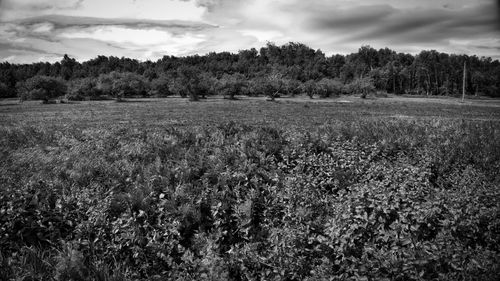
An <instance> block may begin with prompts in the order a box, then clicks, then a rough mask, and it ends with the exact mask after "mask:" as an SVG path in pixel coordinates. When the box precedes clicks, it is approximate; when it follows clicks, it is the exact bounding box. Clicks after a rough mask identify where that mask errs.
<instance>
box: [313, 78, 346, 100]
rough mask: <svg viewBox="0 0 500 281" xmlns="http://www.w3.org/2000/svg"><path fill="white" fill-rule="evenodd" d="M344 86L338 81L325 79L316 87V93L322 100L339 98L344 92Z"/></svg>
mask: <svg viewBox="0 0 500 281" xmlns="http://www.w3.org/2000/svg"><path fill="white" fill-rule="evenodd" d="M343 87H344V84H343V83H342V82H341V81H339V80H336V79H329V78H323V79H321V80H320V81H319V82H317V85H316V92H317V94H318V95H319V96H320V97H321V98H328V97H331V96H339V95H340V94H342V92H343Z"/></svg>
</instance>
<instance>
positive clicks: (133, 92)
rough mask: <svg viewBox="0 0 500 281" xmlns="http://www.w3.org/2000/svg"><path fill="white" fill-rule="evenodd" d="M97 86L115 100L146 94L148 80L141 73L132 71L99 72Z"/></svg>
mask: <svg viewBox="0 0 500 281" xmlns="http://www.w3.org/2000/svg"><path fill="white" fill-rule="evenodd" d="M97 85H98V86H97V88H98V89H99V90H100V91H101V92H102V93H103V94H106V95H110V96H113V97H115V98H116V99H117V100H121V99H122V98H126V97H132V96H147V94H148V91H149V82H148V81H147V80H146V79H145V78H144V77H143V76H141V75H139V74H136V73H132V72H123V73H121V72H115V71H114V72H111V73H109V74H101V75H100V76H99V78H98V83H97Z"/></svg>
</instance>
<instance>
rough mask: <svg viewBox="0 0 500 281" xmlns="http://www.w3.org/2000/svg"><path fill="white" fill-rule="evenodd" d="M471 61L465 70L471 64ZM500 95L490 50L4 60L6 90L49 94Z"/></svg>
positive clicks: (499, 74) (297, 49) (1, 71)
mask: <svg viewBox="0 0 500 281" xmlns="http://www.w3.org/2000/svg"><path fill="white" fill-rule="evenodd" d="M464 64H465V69H464ZM464 72H465V91H466V94H468V95H483V96H490V97H500V91H499V89H500V62H499V61H498V60H492V59H491V58H486V57H477V56H467V55H456V54H446V53H441V52H438V51H435V50H425V51H421V52H420V53H419V54H417V55H411V54H406V53H397V52H395V51H393V50H391V49H389V48H384V49H379V50H376V49H374V48H372V47H370V46H362V47H361V48H359V50H358V52H356V53H351V54H348V55H339V54H336V55H332V56H326V55H325V54H324V53H323V52H322V51H321V50H314V49H312V48H310V47H308V46H306V45H304V44H301V43H293V42H290V43H288V44H285V45H282V46H277V45H275V44H273V43H268V44H267V45H266V46H264V47H262V48H260V50H257V49H255V48H252V49H249V50H241V51H239V52H238V53H229V52H221V53H208V54H206V55H203V56H200V55H193V56H186V57H176V56H164V57H163V58H161V59H159V60H157V61H156V62H152V61H144V62H141V61H138V60H135V59H130V58H124V57H122V58H118V57H114V56H110V57H106V56H98V57H96V58H94V59H91V60H88V61H85V62H82V63H80V62H78V61H76V60H75V59H74V58H70V57H69V56H68V55H64V57H63V58H62V60H61V61H59V62H56V63H48V62H38V63H32V64H11V63H8V62H3V63H0V97H15V96H19V97H20V98H21V99H42V100H46V101H47V100H49V99H52V98H56V97H61V96H65V97H66V98H68V99H69V100H84V99H102V98H106V97H113V98H116V99H122V98H125V97H130V96H143V97H149V96H155V97H164V96H169V95H179V96H182V97H189V98H190V99H192V100H197V99H199V98H204V97H206V96H209V95H215V94H223V95H224V96H226V97H228V98H234V97H235V96H237V95H249V96H256V95H266V96H269V97H270V98H271V99H274V98H276V97H278V96H279V95H298V94H306V95H308V96H310V97H313V96H318V97H330V96H336V95H341V94H360V95H361V96H362V97H365V96H366V95H367V94H368V93H370V92H374V91H381V92H387V93H394V94H415V95H458V94H461V93H462V89H463V87H464V79H463V75H464Z"/></svg>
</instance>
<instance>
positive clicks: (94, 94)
mask: <svg viewBox="0 0 500 281" xmlns="http://www.w3.org/2000/svg"><path fill="white" fill-rule="evenodd" d="M101 94H102V92H101V91H100V90H99V88H98V81H97V79H95V78H80V79H75V80H72V81H71V83H70V85H69V90H68V93H67V94H66V98H67V99H68V100H86V99H90V100H97V99H100V96H101Z"/></svg>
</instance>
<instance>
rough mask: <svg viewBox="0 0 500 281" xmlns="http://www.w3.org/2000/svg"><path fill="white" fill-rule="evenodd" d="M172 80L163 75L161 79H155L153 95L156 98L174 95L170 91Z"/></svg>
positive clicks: (152, 88) (152, 85) (152, 82)
mask: <svg viewBox="0 0 500 281" xmlns="http://www.w3.org/2000/svg"><path fill="white" fill-rule="evenodd" d="M170 83H171V80H170V79H169V77H167V76H166V75H161V76H160V77H158V78H156V79H153V81H151V95H153V96H156V97H166V96H169V95H172V94H173V93H172V91H170V89H169V85H170Z"/></svg>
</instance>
